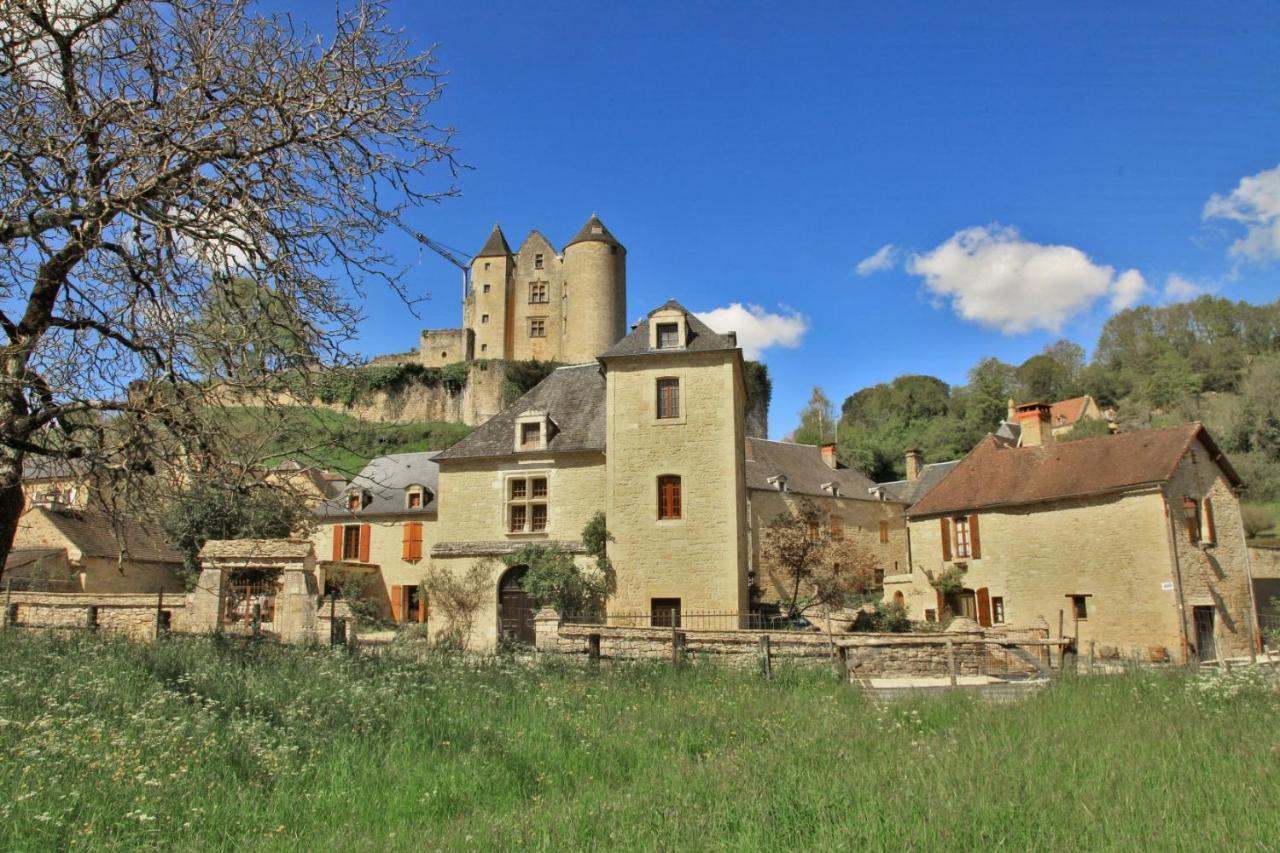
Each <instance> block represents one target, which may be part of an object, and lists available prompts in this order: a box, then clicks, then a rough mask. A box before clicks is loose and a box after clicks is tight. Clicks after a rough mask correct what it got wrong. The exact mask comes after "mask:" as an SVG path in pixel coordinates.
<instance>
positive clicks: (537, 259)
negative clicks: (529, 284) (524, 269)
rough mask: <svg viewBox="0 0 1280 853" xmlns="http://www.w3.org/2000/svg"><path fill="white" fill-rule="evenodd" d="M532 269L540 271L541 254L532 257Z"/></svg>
mask: <svg viewBox="0 0 1280 853" xmlns="http://www.w3.org/2000/svg"><path fill="white" fill-rule="evenodd" d="M533 268H534V269H535V270H540V269H542V255H541V254H537V255H534V256H533Z"/></svg>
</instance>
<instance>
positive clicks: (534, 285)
mask: <svg viewBox="0 0 1280 853" xmlns="http://www.w3.org/2000/svg"><path fill="white" fill-rule="evenodd" d="M550 301H551V297H550V295H549V294H548V293H547V283H546V282H545V281H531V282H529V304H531V305H538V304H541V303H545V302H550Z"/></svg>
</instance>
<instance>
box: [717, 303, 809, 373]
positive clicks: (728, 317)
mask: <svg viewBox="0 0 1280 853" xmlns="http://www.w3.org/2000/svg"><path fill="white" fill-rule="evenodd" d="M778 307H779V308H781V309H782V312H781V313H778V314H774V313H771V312H769V311H766V310H765V309H764V308H761V307H760V306H759V305H745V306H744V305H742V304H741V303H739V302H734V303H731V304H729V305H726V306H725V307H723V308H715V309H712V310H711V311H695V312H694V314H695V315H696V316H697V318H698V319H699V320H701V321H702V322H704V323H706V324H707V325H708V326H710V327H711V328H712V329H714V330H715V331H716V332H719V333H720V334H722V335H723V334H725V333H726V332H737V333H738V346H740V347H742V355H743V356H744V357H745V358H751V359H755V358H759V357H760V353H761V351H762V350H766V349H768V348H769V347H773V346H779V347H787V348H789V349H794V348H795V347H798V346H799V345H800V340H801V339H802V338H803V337H804V334H805V332H807V331H809V320H808V319H807V318H806V317H805V316H804V315H803V314H800V313H799V312H797V311H794V310H792V309H790V308H787V307H786V306H785V305H780V306H778Z"/></svg>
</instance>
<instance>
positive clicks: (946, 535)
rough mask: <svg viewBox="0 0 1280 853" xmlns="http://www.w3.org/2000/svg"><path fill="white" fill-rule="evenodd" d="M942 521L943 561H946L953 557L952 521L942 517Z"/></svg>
mask: <svg viewBox="0 0 1280 853" xmlns="http://www.w3.org/2000/svg"><path fill="white" fill-rule="evenodd" d="M938 521H941V522H942V561H943V562H944V563H945V562H947V561H948V560H950V559H951V521H950V520H949V519H946V518H940V519H938Z"/></svg>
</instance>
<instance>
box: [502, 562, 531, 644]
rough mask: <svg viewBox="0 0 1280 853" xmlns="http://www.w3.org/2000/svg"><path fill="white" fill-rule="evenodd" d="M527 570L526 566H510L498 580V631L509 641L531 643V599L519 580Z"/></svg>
mask: <svg viewBox="0 0 1280 853" xmlns="http://www.w3.org/2000/svg"><path fill="white" fill-rule="evenodd" d="M528 571H529V567H528V566H512V567H511V568H509V569H507V570H506V571H505V572H504V573H503V574H502V577H501V578H500V579H499V580H498V620H499V621H498V633H499V636H500V637H501V638H502V639H504V640H507V641H509V642H517V643H527V644H528V645H531V646H532V645H533V643H534V639H535V637H534V632H533V614H534V611H535V609H536V608H535V607H534V602H533V599H532V598H531V597H530V596H529V593H527V592H525V591H524V590H523V589H522V588H521V586H520V582H521V581H523V580H524V576H525V574H527V573H528Z"/></svg>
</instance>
